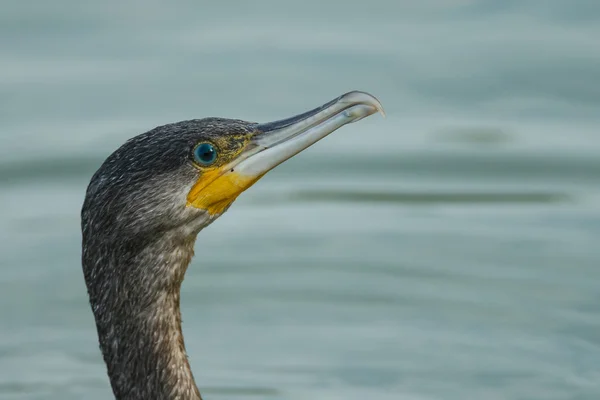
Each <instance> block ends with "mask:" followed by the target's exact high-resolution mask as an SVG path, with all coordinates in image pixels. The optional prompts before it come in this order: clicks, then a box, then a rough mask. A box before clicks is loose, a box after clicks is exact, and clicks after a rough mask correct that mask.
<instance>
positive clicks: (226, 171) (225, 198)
mask: <svg viewBox="0 0 600 400" xmlns="http://www.w3.org/2000/svg"><path fill="white" fill-rule="evenodd" d="M378 111H379V112H380V113H381V114H382V115H385V114H384V112H383V108H382V107H381V103H379V100H377V99H376V98H375V97H373V96H371V95H370V94H368V93H364V92H350V93H346V94H344V95H342V96H340V97H338V98H337V99H335V100H332V101H330V102H329V103H327V104H324V105H322V106H321V107H319V108H315V109H314V110H311V111H308V112H305V113H303V114H299V115H296V116H295V117H291V118H287V119H283V120H280V121H275V122H269V123H266V124H255V125H252V126H251V128H253V133H252V134H251V138H250V143H248V145H247V147H246V149H245V150H244V151H243V152H242V154H241V155H240V156H239V157H237V158H236V159H235V160H234V161H233V162H231V163H230V164H226V165H225V166H223V167H220V168H218V169H215V170H213V171H205V172H204V173H203V174H202V175H201V177H200V179H199V180H198V182H196V184H195V185H194V186H193V187H192V188H191V190H190V191H189V193H188V196H187V205H188V206H193V207H196V208H200V209H204V210H207V211H208V212H209V213H210V214H211V215H216V214H219V215H220V214H222V213H223V212H224V211H225V210H226V209H227V207H229V205H230V204H231V203H232V202H233V201H234V200H235V199H236V198H237V197H238V196H239V195H240V194H241V193H242V192H243V191H244V190H246V189H248V188H249V187H250V186H252V185H253V184H254V183H255V182H256V181H258V180H259V179H260V178H261V177H262V176H263V175H264V174H266V173H267V172H269V171H270V170H271V169H273V168H275V167H276V166H278V165H279V164H281V163H282V162H284V161H285V160H287V159H289V158H291V157H293V156H294V155H296V154H298V153H300V152H301V151H302V150H304V149H306V148H307V147H309V146H311V145H312V144H314V143H316V142H317V141H319V140H321V139H323V138H324V137H325V136H327V135H329V134H330V133H331V132H333V131H335V130H336V129H338V128H340V127H342V126H344V125H346V124H349V123H351V122H356V121H358V120H360V119H362V118H364V117H367V116H369V115H371V114H374V113H376V112H378Z"/></svg>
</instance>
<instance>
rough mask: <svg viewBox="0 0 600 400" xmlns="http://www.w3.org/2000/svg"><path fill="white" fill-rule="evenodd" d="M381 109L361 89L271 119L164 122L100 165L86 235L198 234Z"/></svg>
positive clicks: (90, 192)
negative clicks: (303, 156)
mask: <svg viewBox="0 0 600 400" xmlns="http://www.w3.org/2000/svg"><path fill="white" fill-rule="evenodd" d="M378 111H379V112H381V113H382V114H383V109H382V106H381V104H380V103H379V101H378V100H377V99H376V98H374V97H373V96H371V95H369V94H367V93H364V92H357V91H355V92H350V93H346V94H344V95H342V96H340V97H338V98H336V99H334V100H332V101H330V102H328V103H327V104H324V105H322V106H321V107H318V108H315V109H313V110H311V111H308V112H305V113H302V114H299V115H296V116H294V117H291V118H287V119H283V120H279V121H275V122H270V123H262V124H261V123H253V122H247V121H241V120H234V119H223V118H206V119H197V120H189V121H183V122H178V123H174V124H169V125H164V126H160V127H157V128H155V129H153V130H151V131H149V132H146V133H143V134H141V135H138V136H136V137H134V138H132V139H130V140H129V141H127V142H126V143H125V144H124V145H123V146H121V147H120V148H119V149H118V150H116V151H115V152H114V153H113V154H111V155H110V156H109V157H108V159H107V160H106V161H105V162H104V164H103V165H102V166H101V167H100V169H99V170H98V171H97V172H96V174H95V175H94V177H93V178H92V180H91V182H90V185H89V187H88V192H87V195H86V201H85V204H84V210H83V217H84V218H83V222H84V234H85V233H86V227H87V228H88V229H87V230H88V231H89V230H94V231H96V233H100V232H102V233H103V234H104V238H103V240H104V242H111V240H109V239H110V238H107V237H106V235H107V234H108V235H109V236H114V237H113V238H112V239H113V240H115V241H118V242H120V243H122V242H123V241H124V240H127V239H128V238H133V237H135V238H136V241H139V240H141V239H143V238H145V237H146V238H149V237H152V236H155V235H156V234H157V233H165V232H169V231H172V230H173V229H178V232H179V233H183V234H184V235H193V234H194V233H197V232H198V231H199V230H200V229H202V228H203V227H204V226H206V225H207V224H208V223H210V222H212V221H213V220H214V219H216V218H217V217H219V216H220V215H222V214H223V213H224V212H225V211H226V210H227V209H228V208H229V206H230V205H231V204H232V203H233V202H234V200H235V199H236V198H237V197H238V196H239V195H240V194H241V193H242V192H243V191H245V190H246V189H248V188H249V187H250V186H252V185H253V184H254V183H255V182H257V181H258V180H259V179H260V178H261V177H262V176H264V175H265V174H266V173H267V172H268V171H270V170H271V169H273V168H275V167H276V166H277V165H279V164H281V163H282V162H284V161H286V160H287V159H289V158H291V157H293V156H294V155H296V154H298V153H299V152H301V151H302V150H304V149H306V148H307V147H309V146H311V145H312V144H314V143H315V142H317V141H318V140H320V139H322V138H324V137H325V136H327V135H328V134H330V133H331V132H333V131H335V130H336V129H338V128H340V127H341V126H343V125H346V124H348V123H351V122H355V121H358V120H360V119H362V118H364V117H366V116H369V115H371V114H374V113H376V112H378ZM90 233H91V232H90ZM111 233H112V235H111Z"/></svg>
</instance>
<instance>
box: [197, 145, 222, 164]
mask: <svg viewBox="0 0 600 400" xmlns="http://www.w3.org/2000/svg"><path fill="white" fill-rule="evenodd" d="M216 159H217V150H216V149H215V146H213V145H212V144H210V143H200V144H199V145H198V146H196V148H195V149H194V160H195V161H196V162H197V163H198V164H200V165H210V164H212V163H214V162H215V160H216Z"/></svg>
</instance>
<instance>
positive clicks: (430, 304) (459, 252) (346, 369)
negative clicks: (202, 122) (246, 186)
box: [0, 0, 600, 400]
mask: <svg viewBox="0 0 600 400" xmlns="http://www.w3.org/2000/svg"><path fill="white" fill-rule="evenodd" d="M1 5H2V11H1V12H0V139H1V143H2V145H1V146H0V268H1V269H0V398H2V399H61V400H69V399H90V400H93V399H107V398H111V392H110V387H109V384H108V379H107V377H106V374H105V367H104V364H103V362H102V359H101V356H100V353H99V350H98V347H97V338H96V332H95V326H94V323H93V319H92V314H91V312H90V309H89V306H88V303H87V296H86V293H85V289H84V283H83V278H82V273H81V268H80V228H79V210H80V206H81V203H82V200H83V195H84V190H85V187H86V185H87V182H88V181H89V178H90V176H91V174H92V173H93V172H94V171H95V169H96V168H97V167H98V166H99V165H100V163H101V162H102V161H103V160H104V158H105V157H106V156H107V155H108V154H109V153H110V152H111V151H112V150H114V149H115V148H116V147H118V146H119V145H120V144H121V143H122V142H124V141H125V140H126V139H127V138H129V137H131V136H133V135H135V134H138V133H141V132H143V131H146V130H148V129H151V128H153V127H155V126H157V125H161V124H164V123H168V122H174V121H179V120H184V119H190V118H199V117H204V116H222V117H232V118H242V119H247V120H253V121H261V122H262V121H269V120H273V119H279V118H283V117H286V116H289V115H292V114H296V113H298V112H301V111H305V110H307V109H310V108H312V107H315V106H318V105H320V104H322V103H324V102H326V101H328V100H330V99H331V98H334V97H336V96H338V95H339V94H342V93H344V92H346V91H349V90H353V89H359V90H366V91H369V92H371V93H373V94H375V95H376V96H378V97H379V98H380V100H381V101H382V103H383V104H384V106H385V108H386V111H387V113H388V117H387V119H382V118H381V117H379V116H373V117H371V118H369V119H367V120H364V121H361V122H360V123H358V124H353V125H350V126H347V127H345V128H344V129H342V130H340V131H338V132H336V133H335V134H333V135H332V136H330V137H328V138H327V139H326V140H324V141H322V142H320V143H318V144H317V145H316V146H314V147H313V148H311V149H310V150H308V151H306V152H305V153H303V154H302V155H301V156H298V157H296V158H294V159H293V160H291V161H289V162H288V163H286V164H285V165H283V166H281V167H280V168H279V169H277V170H275V171H273V172H271V173H270V174H269V175H268V176H267V177H265V178H264V179H263V180H262V181H261V182H259V183H258V184H257V185H256V186H254V187H253V188H252V189H251V190H250V191H248V192H247V193H245V194H244V195H242V196H241V197H240V199H239V200H238V201H237V203H236V204H235V205H234V206H233V207H232V208H231V209H230V211H229V212H228V213H227V214H226V215H225V216H224V217H222V218H221V219H220V220H219V221H218V222H217V223H215V224H213V225H212V226H210V228H208V229H207V230H205V231H203V232H202V233H201V234H200V235H199V239H198V243H197V246H196V258H195V259H194V261H193V264H192V265H191V267H190V269H189V270H188V274H187V277H186V280H185V282H184V286H183V298H182V307H183V317H184V333H185V335H186V341H187V346H188V351H189V355H190V360H191V364H192V368H193V370H194V373H195V376H196V379H197V383H198V385H199V386H200V388H201V391H202V393H203V395H204V396H205V398H206V399H213V400H221V399H251V398H260V399H267V400H269V399H307V398H314V399H322V400H325V399H332V400H333V399H336V400H337V399H344V400H354V399H357V400H358V399H361V400H363V399H374V400H375V399H379V400H388V399H389V400H398V399H419V400H425V399H426V400H442V399H444V400H446V399H448V400H454V399H456V400H458V399H486V400H501V399H527V400H533V399H543V400H552V399H573V400H575V399H577V400H584V399H598V398H600V305H599V301H600V288H599V283H600V269H599V268H600V246H599V239H600V203H599V201H600V186H599V184H600V157H599V156H600V136H599V134H600V132H599V129H600V111H599V105H600V85H599V82H600V52H599V51H598V49H599V47H598V46H599V45H598V44H599V43H600V3H598V2H597V1H593V0H589V1H584V0H577V1H576V0H571V1H557V0H546V1H542V0H537V1H534V0H529V1H527V0H518V1H517V0H507V1H495V0H460V1H459V0H447V1H442V0H426V1H425V0H423V1H420V2H417V1H399V0H389V1H383V0H381V1H379V0H373V1H369V2H364V1H314V0H304V1H295V2H279V1H275V0H271V1H253V2H246V1H224V2H199V1H178V2H172V3H167V2H159V1H153V0H152V1H145V2H142V1H129V2H120V1H116V0H110V1H104V2H99V1H97V2H86V1H76V0H60V1H53V2H50V1H34V2H24V1H16V0H8V1H7V0H3V1H2V4H1Z"/></svg>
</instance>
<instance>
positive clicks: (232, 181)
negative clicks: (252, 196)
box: [187, 168, 264, 215]
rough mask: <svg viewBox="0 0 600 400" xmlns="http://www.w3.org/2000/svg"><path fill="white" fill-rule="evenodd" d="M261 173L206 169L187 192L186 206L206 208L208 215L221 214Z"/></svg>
mask: <svg viewBox="0 0 600 400" xmlns="http://www.w3.org/2000/svg"><path fill="white" fill-rule="evenodd" d="M263 175H264V174H263ZM263 175H255V176H249V175H242V174H239V173H237V172H236V171H235V170H234V169H228V170H225V171H223V169H222V168H218V169H214V170H211V171H207V172H205V173H203V174H202V175H201V176H200V178H199V179H198V181H197V182H196V184H195V185H194V186H193V187H192V189H191V190H190V192H189V193H188V196H187V206H191V207H195V208H199V209H203V210H206V211H207V212H208V213H209V214H210V215H216V214H222V213H223V212H225V210H226V209H227V207H229V206H230V205H231V203H233V202H234V201H235V199H236V198H237V197H238V196H239V195H240V194H241V193H242V192H243V191H245V190H246V189H248V188H249V187H250V186H252V185H254V184H255V183H256V181H258V180H259V179H260V178H261V177H262V176H263Z"/></svg>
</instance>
